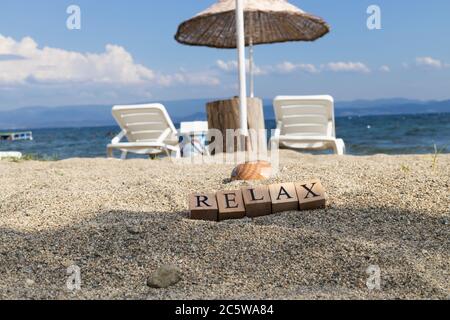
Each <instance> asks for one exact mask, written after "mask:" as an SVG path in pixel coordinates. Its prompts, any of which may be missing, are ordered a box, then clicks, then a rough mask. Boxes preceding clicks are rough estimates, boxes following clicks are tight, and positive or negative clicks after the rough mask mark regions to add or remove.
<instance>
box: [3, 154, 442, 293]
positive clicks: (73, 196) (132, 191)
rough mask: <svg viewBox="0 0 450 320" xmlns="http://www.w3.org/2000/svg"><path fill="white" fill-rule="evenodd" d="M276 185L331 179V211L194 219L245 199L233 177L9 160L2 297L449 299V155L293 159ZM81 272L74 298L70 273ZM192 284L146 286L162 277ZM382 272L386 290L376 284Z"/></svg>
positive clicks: (209, 170)
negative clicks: (233, 195)
mask: <svg viewBox="0 0 450 320" xmlns="http://www.w3.org/2000/svg"><path fill="white" fill-rule="evenodd" d="M281 155H282V156H281V159H282V160H281V165H280V168H281V172H280V174H279V176H278V177H277V178H274V179H272V180H270V181H268V182H266V183H272V182H295V181H303V180H305V179H310V178H320V179H321V180H322V183H323V184H324V186H325V187H326V189H327V192H328V197H329V201H328V207H327V209H325V210H318V211H306V212H286V213H281V214H276V215H272V216H267V217H263V218H258V219H254V220H250V219H244V220H235V221H226V222H221V223H213V222H202V221H191V220H189V219H188V213H187V196H188V194H189V193H191V192H196V191H218V190H223V189H235V188H237V187H238V186H240V185H244V184H245V183H230V182H229V180H227V178H229V176H230V173H231V170H232V166H224V165H207V166H193V165H178V164H174V163H171V162H170V161H169V160H167V159H166V160H164V159H163V160H156V161H150V160H129V161H118V160H107V159H70V160H65V161H59V162H36V161H23V162H10V161H0V186H1V190H0V298H2V299H14V298H19V299H97V298H99V299H222V298H226V299H260V298H263V299H329V298H335V299H355V298H358V299H359V298H360V299H392V298H401V299H416V298H419V299H422V298H433V299H448V298H449V297H450V232H449V231H450V226H449V223H450V209H449V208H450V186H449V184H450V155H441V156H439V158H438V163H437V166H436V167H435V168H432V165H433V157H432V156H431V155H423V156H383V155H379V156H370V157H353V156H345V157H336V156H310V155H301V154H298V153H296V152H293V151H282V153H281ZM71 265H77V266H79V267H80V268H81V280H82V287H81V290H80V291H78V292H69V291H68V290H67V287H66V281H67V279H68V275H67V268H68V267H69V266H71ZM162 265H172V266H175V267H177V268H179V269H180V270H181V272H182V280H181V281H180V282H179V283H178V284H176V285H174V286H172V287H170V288H168V289H152V288H150V287H148V286H147V279H148V277H149V276H150V275H151V274H152V273H153V272H154V271H155V270H156V269H157V268H158V267H160V266H162ZM371 265H377V266H379V267H380V271H381V290H379V291H378V290H374V291H371V290H369V289H368V288H367V286H366V281H367V279H368V277H369V275H368V274H366V270H367V268H368V267H369V266H371Z"/></svg>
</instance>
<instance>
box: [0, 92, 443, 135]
mask: <svg viewBox="0 0 450 320" xmlns="http://www.w3.org/2000/svg"><path fill="white" fill-rule="evenodd" d="M212 100H214V99H198V100H183V101H166V102H163V104H164V105H165V106H166V108H167V110H168V112H169V114H170V115H171V117H172V119H173V121H174V122H176V123H178V122H182V121H195V120H204V119H206V114H205V105H206V103H207V102H208V101H212ZM264 111H265V117H266V120H271V119H274V117H275V116H274V111H273V107H272V101H271V100H269V99H265V100H264ZM448 112H450V100H446V101H418V100H408V99H382V100H372V101H369V100H357V101H350V102H337V103H336V116H337V117H350V116H368V115H396V114H419V113H422V114H423V113H448ZM114 124H115V122H114V119H113V118H112V116H111V106H110V105H109V106H65V107H27V108H21V109H16V110H9V111H1V112H0V130H11V129H38V128H67V127H97V126H109V125H114Z"/></svg>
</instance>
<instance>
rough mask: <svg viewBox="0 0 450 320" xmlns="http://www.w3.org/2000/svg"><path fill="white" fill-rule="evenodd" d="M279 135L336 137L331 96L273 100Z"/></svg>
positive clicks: (289, 97) (284, 97)
mask: <svg viewBox="0 0 450 320" xmlns="http://www.w3.org/2000/svg"><path fill="white" fill-rule="evenodd" d="M274 106H275V115H276V119H277V122H278V123H281V135H285V136H290V135H292V136H305V137H307V136H323V137H334V138H335V137H336V129H335V122H334V99H333V97H331V96H279V97H276V98H275V100H274Z"/></svg>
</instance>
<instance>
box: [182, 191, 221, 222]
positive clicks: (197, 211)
mask: <svg viewBox="0 0 450 320" xmlns="http://www.w3.org/2000/svg"><path fill="white" fill-rule="evenodd" d="M189 210H190V211H191V219H194V220H207V221H217V220H218V216H219V208H218V206H217V200H216V195H215V194H214V193H212V194H211V193H206V194H200V193H198V194H192V195H190V197H189Z"/></svg>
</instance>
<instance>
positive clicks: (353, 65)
mask: <svg viewBox="0 0 450 320" xmlns="http://www.w3.org/2000/svg"><path fill="white" fill-rule="evenodd" d="M322 69H324V70H327V71H333V72H358V73H370V72H371V70H370V68H369V67H368V66H366V65H365V64H364V63H362V62H330V63H327V64H326V65H323V66H322Z"/></svg>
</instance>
